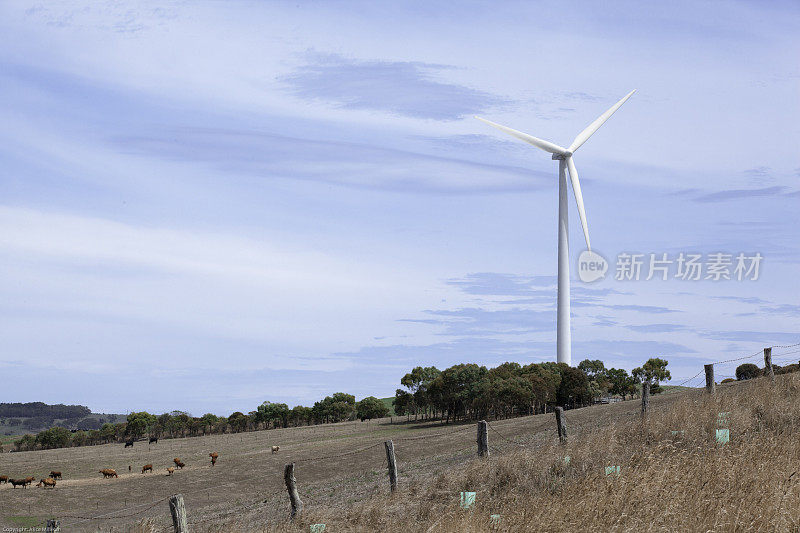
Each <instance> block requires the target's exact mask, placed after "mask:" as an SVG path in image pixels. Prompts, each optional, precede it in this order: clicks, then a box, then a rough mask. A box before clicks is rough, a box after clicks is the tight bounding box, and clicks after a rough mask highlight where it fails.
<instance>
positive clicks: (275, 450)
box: [272, 446, 281, 453]
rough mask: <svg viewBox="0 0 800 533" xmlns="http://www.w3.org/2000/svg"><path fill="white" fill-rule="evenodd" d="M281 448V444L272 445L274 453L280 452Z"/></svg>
mask: <svg viewBox="0 0 800 533" xmlns="http://www.w3.org/2000/svg"><path fill="white" fill-rule="evenodd" d="M280 449H281V447H280V446H273V447H272V453H278V450H280Z"/></svg>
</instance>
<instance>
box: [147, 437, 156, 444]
mask: <svg viewBox="0 0 800 533" xmlns="http://www.w3.org/2000/svg"><path fill="white" fill-rule="evenodd" d="M157 442H158V437H150V442H149V444H153V443H157Z"/></svg>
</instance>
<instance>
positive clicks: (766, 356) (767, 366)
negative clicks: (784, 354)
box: [764, 348, 775, 381]
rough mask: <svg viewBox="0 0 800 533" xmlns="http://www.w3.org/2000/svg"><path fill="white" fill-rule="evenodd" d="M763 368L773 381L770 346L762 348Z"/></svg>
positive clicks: (773, 372) (773, 373)
mask: <svg viewBox="0 0 800 533" xmlns="http://www.w3.org/2000/svg"><path fill="white" fill-rule="evenodd" d="M764 369H765V370H766V371H767V373H768V374H769V378H770V379H771V380H772V381H775V370H773V368H772V348H764Z"/></svg>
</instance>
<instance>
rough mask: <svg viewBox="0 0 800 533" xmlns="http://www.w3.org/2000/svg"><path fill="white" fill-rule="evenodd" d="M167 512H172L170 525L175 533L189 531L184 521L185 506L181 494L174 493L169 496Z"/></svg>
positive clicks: (187, 532)
mask: <svg viewBox="0 0 800 533" xmlns="http://www.w3.org/2000/svg"><path fill="white" fill-rule="evenodd" d="M169 512H170V513H172V527H174V528H175V533H189V526H188V525H187V523H186V506H185V505H184V504H183V494H175V495H174V496H170V498H169Z"/></svg>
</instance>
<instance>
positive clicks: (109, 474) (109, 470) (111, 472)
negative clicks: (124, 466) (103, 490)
mask: <svg viewBox="0 0 800 533" xmlns="http://www.w3.org/2000/svg"><path fill="white" fill-rule="evenodd" d="M99 472H100V473H101V474H103V478H108V477H119V476H118V475H117V471H116V470H114V469H113V468H104V469H102V470H100V471H99Z"/></svg>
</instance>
